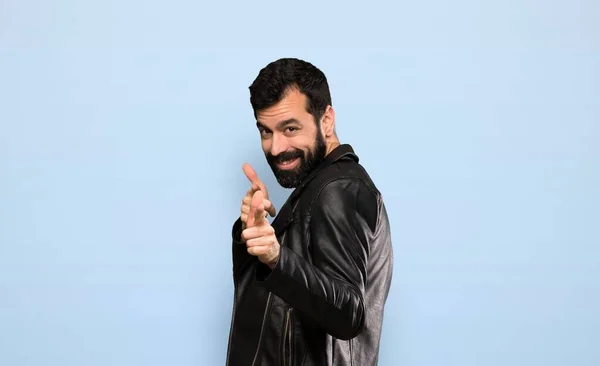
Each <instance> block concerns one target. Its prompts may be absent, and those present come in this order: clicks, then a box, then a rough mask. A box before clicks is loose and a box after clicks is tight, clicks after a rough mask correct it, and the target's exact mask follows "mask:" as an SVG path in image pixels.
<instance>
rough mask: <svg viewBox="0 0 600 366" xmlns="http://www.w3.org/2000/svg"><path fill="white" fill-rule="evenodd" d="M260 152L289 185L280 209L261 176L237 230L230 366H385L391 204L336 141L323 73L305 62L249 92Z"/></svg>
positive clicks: (270, 69)
mask: <svg viewBox="0 0 600 366" xmlns="http://www.w3.org/2000/svg"><path fill="white" fill-rule="evenodd" d="M250 102H251V104H252V108H253V110H254V116H255V118H256V121H257V123H256V125H257V127H258V130H259V132H260V138H261V143H262V148H263V151H264V153H265V156H266V158H267V162H268V163H269V165H270V166H271V169H272V170H273V173H274V174H275V177H276V178H277V181H278V182H279V184H280V185H281V186H283V187H286V188H295V190H294V191H293V192H292V194H291V195H290V197H289V198H288V200H287V202H286V203H285V204H284V205H283V207H282V208H281V210H280V212H279V214H278V215H277V216H276V217H275V219H274V220H273V223H272V224H270V223H269V221H268V219H267V218H266V215H267V213H269V214H270V215H271V216H275V208H274V207H273V204H272V203H271V202H270V201H269V199H268V197H269V196H268V192H267V189H266V187H265V185H264V184H263V183H262V182H261V180H260V179H259V177H258V176H257V174H256V172H255V171H254V170H253V169H252V167H250V166H249V165H248V164H244V165H243V171H244V173H245V175H246V176H247V177H248V179H249V180H250V183H251V188H250V189H249V190H248V192H247V193H246V196H245V197H244V198H243V200H242V207H241V215H240V218H239V219H237V221H236V222H235V223H234V225H233V230H232V235H233V279H234V287H235V292H234V298H235V300H234V305H233V306H234V307H233V315H232V323H231V330H230V336H229V347H228V354H227V364H228V365H230V366H243V365H244V366H245V365H248V366H250V365H286V366H294V365H298V366H300V365H304V366H309V365H335V366H337V365H354V366H369V365H376V364H377V360H378V354H379V340H380V336H381V327H382V320H383V313H384V304H385V301H386V298H387V295H388V292H389V288H390V283H391V277H392V246H391V238H390V228H389V222H388V217H387V214H386V210H385V207H384V204H383V201H382V198H381V194H380V193H379V191H378V190H377V188H376V187H375V185H374V184H373V182H372V181H371V179H370V178H369V176H368V174H367V173H366V171H365V170H364V169H363V167H362V166H361V165H359V164H358V157H357V156H356V154H355V153H354V152H353V150H352V147H351V146H350V145H341V144H340V142H339V140H338V138H337V136H336V133H335V113H334V110H333V108H332V106H331V96H330V94H329V86H328V84H327V79H326V78H325V75H324V74H323V73H322V72H321V71H320V70H319V69H317V68H316V67H315V66H313V65H312V64H310V63H308V62H304V61H301V60H298V59H290V58H287V59H280V60H277V61H275V62H272V63H270V64H269V65H267V66H266V67H265V68H264V69H262V70H261V71H260V73H259V75H258V77H257V78H256V80H255V81H254V82H253V83H252V85H251V86H250Z"/></svg>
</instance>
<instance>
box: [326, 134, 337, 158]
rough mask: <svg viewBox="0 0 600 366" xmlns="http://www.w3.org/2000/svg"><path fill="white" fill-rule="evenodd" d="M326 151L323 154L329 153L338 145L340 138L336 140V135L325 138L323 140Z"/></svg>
mask: <svg viewBox="0 0 600 366" xmlns="http://www.w3.org/2000/svg"><path fill="white" fill-rule="evenodd" d="M325 146H326V147H327V148H326V153H325V155H329V153H330V152H332V151H333V150H334V149H335V148H336V147H338V146H340V140H338V138H337V136H335V135H334V136H331V138H329V139H327V141H326V142H325Z"/></svg>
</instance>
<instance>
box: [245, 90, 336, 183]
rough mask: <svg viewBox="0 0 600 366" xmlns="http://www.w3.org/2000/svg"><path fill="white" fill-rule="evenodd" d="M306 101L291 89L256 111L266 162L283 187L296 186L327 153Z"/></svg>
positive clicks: (300, 94) (298, 92) (321, 135)
mask: <svg viewBox="0 0 600 366" xmlns="http://www.w3.org/2000/svg"><path fill="white" fill-rule="evenodd" d="M306 103H307V99H306V96H305V95H304V94H302V93H301V92H300V91H298V90H296V89H292V90H291V91H289V92H288V93H287V94H286V95H285V97H284V98H283V99H282V100H281V101H279V102H278V103H277V104H275V105H273V106H271V107H269V108H266V109H264V110H261V111H260V112H258V113H257V115H256V119H257V126H258V129H259V131H260V136H261V142H262V148H263V151H264V153H265V156H266V158H267V162H268V163H269V165H270V166H271V169H272V170H273V174H275V178H277V182H279V184H280V185H281V186H282V187H285V188H296V187H298V186H299V185H300V183H301V182H302V180H303V179H304V178H306V176H307V175H308V174H310V172H311V171H312V170H313V169H314V168H315V167H316V166H317V165H319V164H320V163H321V162H322V161H323V160H324V158H325V155H326V144H325V139H324V137H323V134H322V133H321V131H320V129H319V128H318V127H319V126H318V125H317V123H316V122H315V119H314V117H313V116H312V115H311V114H310V113H308V111H307V110H306Z"/></svg>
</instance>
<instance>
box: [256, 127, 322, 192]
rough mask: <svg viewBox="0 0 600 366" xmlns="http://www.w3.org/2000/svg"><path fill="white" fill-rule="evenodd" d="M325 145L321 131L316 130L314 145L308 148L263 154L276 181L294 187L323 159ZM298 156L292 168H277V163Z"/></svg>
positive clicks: (286, 186)
mask: <svg viewBox="0 0 600 366" xmlns="http://www.w3.org/2000/svg"><path fill="white" fill-rule="evenodd" d="M326 152H327V145H326V144H325V138H324V137H323V135H322V134H321V131H317V137H316V139H315V146H314V147H313V148H312V149H310V150H308V151H304V150H300V149H294V150H290V151H286V152H282V153H281V154H279V155H277V156H273V155H271V153H267V154H265V156H266V158H267V162H268V163H269V166H270V167H271V170H272V171H273V174H274V175H275V178H276V179H277V182H278V183H279V184H280V185H281V186H282V187H284V188H296V187H298V186H299V185H300V184H301V183H302V181H303V180H304V179H305V178H306V177H307V176H308V175H309V174H310V173H311V172H312V171H313V170H314V169H315V168H316V167H317V166H319V164H321V163H322V162H323V161H324V160H325V155H326ZM296 158H299V159H300V162H299V163H298V165H297V166H296V167H295V168H294V169H289V170H287V169H279V167H278V166H277V164H278V163H281V162H284V161H289V160H293V159H296Z"/></svg>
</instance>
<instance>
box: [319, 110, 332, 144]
mask: <svg viewBox="0 0 600 366" xmlns="http://www.w3.org/2000/svg"><path fill="white" fill-rule="evenodd" d="M321 132H322V133H323V136H324V137H325V139H328V138H329V137H332V136H333V135H334V133H335V111H334V110H333V107H332V106H327V109H325V113H323V117H322V119H321Z"/></svg>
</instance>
